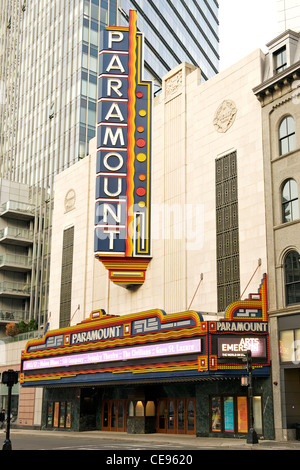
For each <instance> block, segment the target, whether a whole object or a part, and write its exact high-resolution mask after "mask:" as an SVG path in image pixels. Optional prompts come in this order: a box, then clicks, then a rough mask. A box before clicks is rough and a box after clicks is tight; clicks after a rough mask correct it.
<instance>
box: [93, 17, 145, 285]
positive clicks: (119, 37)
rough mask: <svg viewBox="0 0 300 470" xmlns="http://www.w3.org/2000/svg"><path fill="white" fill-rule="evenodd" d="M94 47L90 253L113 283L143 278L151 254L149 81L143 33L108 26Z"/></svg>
mask: <svg viewBox="0 0 300 470" xmlns="http://www.w3.org/2000/svg"><path fill="white" fill-rule="evenodd" d="M101 47H102V49H101V51H100V52H99V76H98V109H97V122H98V124H97V164H96V207H95V246H94V252H95V256H96V257H97V258H98V259H99V260H100V261H101V262H102V263H103V264H104V266H105V267H106V268H107V269H108V271H109V278H110V279H111V281H113V282H114V283H116V284H119V285H122V286H125V287H129V286H133V285H141V284H143V283H144V281H145V275H146V270H147V267H148V264H149V262H150V260H151V230H150V229H151V227H150V220H151V213H150V210H151V132H152V122H151V121H152V96H153V90H152V82H151V81H145V80H144V79H143V67H144V59H143V47H144V38H143V35H142V34H141V33H140V32H138V31H137V13H136V11H134V10H131V11H130V20H129V27H108V28H107V29H106V30H105V31H104V32H103V34H102V38H101Z"/></svg>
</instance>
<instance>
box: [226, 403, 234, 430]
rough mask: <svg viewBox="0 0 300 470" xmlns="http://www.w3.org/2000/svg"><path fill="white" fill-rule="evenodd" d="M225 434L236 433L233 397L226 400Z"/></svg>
mask: <svg viewBox="0 0 300 470" xmlns="http://www.w3.org/2000/svg"><path fill="white" fill-rule="evenodd" d="M224 420H225V432H234V411H233V397H228V398H225V399H224Z"/></svg>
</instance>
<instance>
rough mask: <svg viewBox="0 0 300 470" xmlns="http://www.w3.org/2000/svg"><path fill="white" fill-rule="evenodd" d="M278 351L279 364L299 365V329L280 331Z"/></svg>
mask: <svg viewBox="0 0 300 470" xmlns="http://www.w3.org/2000/svg"><path fill="white" fill-rule="evenodd" d="M279 351H280V360H281V362H293V363H297V364H299V361H300V329H296V330H283V331H280V334H279Z"/></svg>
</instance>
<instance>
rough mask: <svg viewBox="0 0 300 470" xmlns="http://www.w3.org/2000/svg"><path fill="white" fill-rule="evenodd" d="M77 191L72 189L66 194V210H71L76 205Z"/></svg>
mask: <svg viewBox="0 0 300 470" xmlns="http://www.w3.org/2000/svg"><path fill="white" fill-rule="evenodd" d="M75 202H76V193H75V191H74V189H70V190H69V191H68V192H67V194H66V196H65V202H64V204H65V212H70V211H71V210H72V209H74V207H75Z"/></svg>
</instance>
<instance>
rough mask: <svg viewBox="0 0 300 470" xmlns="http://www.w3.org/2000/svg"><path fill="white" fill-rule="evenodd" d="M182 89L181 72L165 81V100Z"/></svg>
mask: <svg viewBox="0 0 300 470" xmlns="http://www.w3.org/2000/svg"><path fill="white" fill-rule="evenodd" d="M181 87H182V70H180V71H179V72H178V73H176V75H173V76H172V77H170V78H169V79H168V80H167V81H166V98H168V97H170V96H171V95H174V93H176V92H177V91H178V89H179V88H181Z"/></svg>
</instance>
